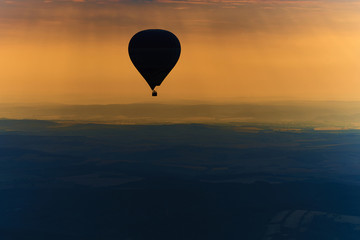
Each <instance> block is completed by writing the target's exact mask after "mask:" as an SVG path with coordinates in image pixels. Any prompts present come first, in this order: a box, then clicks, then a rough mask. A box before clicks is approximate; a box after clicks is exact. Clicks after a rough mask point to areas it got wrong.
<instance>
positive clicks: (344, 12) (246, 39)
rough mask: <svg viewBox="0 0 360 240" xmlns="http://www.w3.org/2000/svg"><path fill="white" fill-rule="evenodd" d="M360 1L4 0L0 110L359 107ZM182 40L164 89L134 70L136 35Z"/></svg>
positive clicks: (0, 0)
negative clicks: (146, 105)
mask: <svg viewBox="0 0 360 240" xmlns="http://www.w3.org/2000/svg"><path fill="white" fill-rule="evenodd" d="M359 13H360V1H343V0H332V1H311V0H310V1H301V0H299V1H291V0H290V1H286V0H284V1H266V0H263V1H256V0H255V1H251V0H250V1H236V0H207V1H206V0H193V1H191V0H190V1H185V0H173V1H172V0H158V1H156V0H153V1H151V0H147V1H145V0H143V1H141V0H133V1H130V0H128V1H121V0H119V1H116V0H102V1H100V0H92V1H91V0H88V1H86V0H73V1H66V0H52V1H51V0H44V1H40V0H5V1H4V0H0V67H1V71H0V80H1V88H0V102H57V103H69V104H79V103H80V104H89V103H99V104H105V103H128V102H154V101H157V102H162V101H172V100H182V99H187V100H200V101H207V100H212V101H239V100H244V99H297V100H298V99H306V100H309V99H311V100H314V99H316V100H360V61H359V59H360V14H359ZM148 28H162V29H167V30H170V31H172V32H173V33H174V34H175V35H177V36H178V38H179V39H180V42H181V45H182V54H181V56H180V59H179V62H178V64H177V65H176V66H175V68H174V69H173V71H172V72H171V73H170V75H169V76H168V77H167V79H165V81H164V82H163V84H162V86H161V87H159V88H158V92H159V97H157V98H153V97H151V90H150V88H149V87H148V85H147V84H146V82H145V80H143V79H142V77H141V75H140V74H139V73H138V72H137V71H136V69H135V68H134V67H133V66H132V63H131V61H130V59H129V57H128V52H127V47H128V42H129V40H130V38H131V37H132V36H133V35H134V34H135V33H136V32H138V31H140V30H143V29H148Z"/></svg>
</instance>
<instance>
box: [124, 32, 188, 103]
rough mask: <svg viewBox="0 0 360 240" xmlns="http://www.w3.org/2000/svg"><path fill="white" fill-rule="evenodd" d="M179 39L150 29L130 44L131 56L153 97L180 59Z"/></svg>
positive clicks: (137, 36)
mask: <svg viewBox="0 0 360 240" xmlns="http://www.w3.org/2000/svg"><path fill="white" fill-rule="evenodd" d="M180 51H181V46H180V42H179V39H178V38H177V37H176V36H175V35H174V34H173V33H171V32H169V31H166V30H161V29H148V30H144V31H141V32H138V33H136V34H135V35H134V36H133V37H132V38H131V40H130V42H129V56H130V59H131V61H132V63H133V64H134V66H135V67H136V69H137V70H138V71H139V72H140V74H141V75H142V76H143V77H144V78H145V80H146V82H147V83H148V84H149V86H150V88H151V89H152V90H153V92H152V95H153V96H157V92H156V91H155V90H154V89H155V87H156V86H160V84H161V83H162V82H163V80H164V79H165V78H166V76H167V75H168V74H169V73H170V71H171V70H172V69H173V67H174V66H175V64H176V63H177V61H178V59H179V57H180Z"/></svg>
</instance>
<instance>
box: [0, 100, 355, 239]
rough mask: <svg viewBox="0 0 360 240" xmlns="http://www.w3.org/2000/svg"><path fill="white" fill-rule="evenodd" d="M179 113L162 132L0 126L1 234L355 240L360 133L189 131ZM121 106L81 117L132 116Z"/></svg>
mask: <svg viewBox="0 0 360 240" xmlns="http://www.w3.org/2000/svg"><path fill="white" fill-rule="evenodd" d="M250 105H251V104H250ZM257 105H258V108H260V109H265V108H264V106H260V105H259V104H257ZM320 105H321V104H320ZM339 105H341V104H339ZM345 105H346V104H345ZM350 105H352V104H350ZM140 106H141V108H143V107H144V106H143V105H140ZM177 107H178V108H182V109H184V110H183V113H182V115H183V116H185V118H184V119H182V118H181V117H179V116H176V117H177V123H169V122H168V123H166V124H165V123H162V124H160V123H159V122H161V117H159V116H158V118H157V119H156V121H155V120H154V119H153V120H152V121H153V122H152V123H149V121H150V120H149V119H150V117H149V116H147V121H148V123H147V124H140V123H139V122H137V123H136V124H135V123H129V122H128V123H127V124H116V123H111V122H107V123H104V122H103V123H95V122H92V121H88V122H86V121H85V119H82V120H81V121H80V120H79V119H78V121H77V122H76V121H69V120H63V121H60V119H58V120H24V119H21V120H20V119H19V120H16V119H5V118H3V119H2V120H0V129H1V134H0V143H1V151H0V154H1V157H0V159H1V166H2V167H1V172H0V176H1V181H0V189H1V190H0V195H1V196H2V198H1V199H0V201H1V204H0V212H1V217H0V224H1V225H0V236H1V238H2V239H14V237H15V238H16V239H169V238H171V239H199V238H200V239H238V238H242V239H273V240H275V239H339V238H340V239H357V237H358V236H359V234H360V207H359V205H358V202H359V200H360V176H359V174H358V172H359V169H360V164H359V162H358V159H359V156H360V147H359V145H360V130H358V129H355V128H354V129H351V128H344V127H341V126H338V125H336V123H329V122H330V121H326V118H324V119H323V120H324V122H325V123H326V124H328V125H324V123H322V124H320V123H319V122H318V123H313V126H311V124H310V122H311V121H308V120H306V119H300V120H298V121H292V122H288V123H287V124H285V123H280V124H279V123H276V122H272V121H268V122H263V123H261V122H237V123H236V122H225V120H224V121H223V122H222V123H189V122H188V121H189V119H188V117H187V116H188V115H190V114H191V111H189V109H193V108H197V107H196V106H177ZM248 107H249V105H248V104H245V105H238V106H237V108H238V109H239V110H241V109H242V108H248ZM24 108H26V107H24ZM51 108H52V109H53V110H54V111H55V110H58V106H53V107H51ZM67 108H70V110H71V109H73V108H76V109H77V110H76V111H74V112H77V114H79V116H80V115H81V116H83V117H84V116H86V115H85V114H84V113H85V112H87V111H89V108H88V107H85V108H81V107H74V106H71V107H67ZM128 108H130V109H134V106H131V107H129V106H126V105H124V106H103V107H101V106H97V107H90V111H91V112H93V114H94V115H96V113H98V114H102V113H103V112H105V113H106V111H108V110H109V109H111V112H116V111H115V110H114V109H118V110H119V115H121V116H122V117H123V118H126V119H131V115H132V114H133V113H131V112H130V113H129V112H127V111H125V110H124V109H128ZM139 108H140V107H139ZM168 108H169V106H162V105H146V109H148V112H153V111H156V109H158V111H162V112H166V111H171V110H166V109H168ZM175 108H176V107H175ZM207 108H209V109H210V110H208V111H206V110H204V109H207ZM216 108H217V106H208V107H205V106H203V107H202V108H201V109H203V112H202V113H203V114H200V113H199V115H202V116H199V117H202V118H203V117H205V114H206V113H207V114H208V115H210V113H214V109H216ZM229 108H230V109H231V110H234V109H235V108H236V106H229ZM274 108H275V109H278V112H282V113H287V112H288V109H289V108H288V107H279V106H268V109H274ZM322 108H323V111H316V112H317V113H320V114H322V113H323V112H326V111H327V110H326V108H325V109H324V107H322ZM343 108H344V109H345V110H344V111H347V109H348V108H346V107H343ZM79 109H82V111H79ZM94 109H95V110H94ZM96 109H97V110H96ZM99 109H103V112H102V111H99ZM135 109H136V108H135ZM46 110H47V112H48V108H46ZM70 110H68V111H70ZM120 110H122V111H120ZM38 111H39V112H41V111H43V109H42V108H41V107H38ZM226 111H227V110H226V108H225V110H224V113H223V114H224V115H226ZM22 112H27V111H22ZM39 112H38V113H39ZM63 112H66V110H64V109H63ZM176 112H177V113H179V111H178V110H177V111H176ZM197 112H198V111H197ZM229 112H232V113H233V115H232V116H230V117H231V119H233V118H241V117H243V116H242V115H243V113H241V112H242V111H239V112H240V113H237V114H235V113H234V111H229ZM247 112H248V111H247ZM254 112H256V110H254ZM304 112H309V111H306V110H304ZM311 112H312V110H311V109H310V113H311ZM273 113H274V112H273ZM69 114H70V113H69ZM254 114H255V113H254ZM266 114H269V113H266ZM138 115H149V113H147V112H146V111H144V112H143V113H142V112H141V111H138ZM168 115H169V114H168ZM170 115H171V114H170ZM255 115H256V114H255ZM270 115H272V116H273V115H275V114H270ZM280 115H281V114H280ZM303 115H304V114H303ZM315 115H316V114H315ZM355 115H356V114H355ZM64 116H66V114H64ZM154 116H155V115H154ZM154 116H153V118H154ZM309 116H310V117H314V114H309ZM353 117H354V116H353ZM44 118H46V116H44ZM219 118H221V117H220V116H219ZM304 118H305V117H304ZM349 118H351V117H349ZM104 119H105V118H104ZM137 119H142V117H141V116H137ZM114 121H115V122H116V121H118V119H116V120H114ZM164 121H169V119H166V118H165V120H164ZM182 121H183V123H181V122H182ZM349 122H350V120H349ZM340 127H341V128H340ZM329 226H331V228H329Z"/></svg>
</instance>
